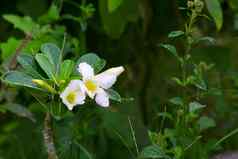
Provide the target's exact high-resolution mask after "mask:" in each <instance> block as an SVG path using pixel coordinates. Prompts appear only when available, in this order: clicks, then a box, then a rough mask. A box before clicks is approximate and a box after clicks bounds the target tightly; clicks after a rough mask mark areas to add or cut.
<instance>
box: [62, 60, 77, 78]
mask: <svg viewBox="0 0 238 159" xmlns="http://www.w3.org/2000/svg"><path fill="white" fill-rule="evenodd" d="M74 68H75V63H74V61H72V60H65V61H64V62H63V63H62V65H61V68H60V74H59V77H60V79H61V80H67V79H68V78H69V77H70V75H71V73H72V72H73V71H74Z"/></svg>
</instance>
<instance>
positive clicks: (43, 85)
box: [32, 79, 57, 94]
mask: <svg viewBox="0 0 238 159" xmlns="http://www.w3.org/2000/svg"><path fill="white" fill-rule="evenodd" d="M32 82H33V83H35V84H36V85H37V86H39V87H41V88H44V89H46V90H47V91H49V92H51V93H54V94H56V93H57V91H56V90H55V89H54V88H53V87H52V86H50V85H49V84H48V83H47V82H45V81H43V80H39V79H33V80H32Z"/></svg>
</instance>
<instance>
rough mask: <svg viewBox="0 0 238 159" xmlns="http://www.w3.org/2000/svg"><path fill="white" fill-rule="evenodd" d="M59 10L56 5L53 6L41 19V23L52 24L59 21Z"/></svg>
mask: <svg viewBox="0 0 238 159" xmlns="http://www.w3.org/2000/svg"><path fill="white" fill-rule="evenodd" d="M59 18H60V15H59V9H58V7H57V6H56V5H54V4H52V5H51V6H50V8H49V10H48V12H47V13H46V14H44V15H43V16H41V17H40V22H41V23H46V24H47V23H51V22H54V21H57V20H59Z"/></svg>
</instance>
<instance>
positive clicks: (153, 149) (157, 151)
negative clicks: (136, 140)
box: [140, 145, 170, 159]
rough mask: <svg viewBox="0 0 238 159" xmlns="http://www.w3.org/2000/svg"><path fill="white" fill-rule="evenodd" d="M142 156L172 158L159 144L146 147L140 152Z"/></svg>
mask: <svg viewBox="0 0 238 159" xmlns="http://www.w3.org/2000/svg"><path fill="white" fill-rule="evenodd" d="M140 158H164V159H166V158H170V157H168V156H167V155H166V154H165V153H164V152H163V150H161V148H160V147H159V146H158V145H151V146H148V147H145V148H144V149H143V151H142V152H141V154H140Z"/></svg>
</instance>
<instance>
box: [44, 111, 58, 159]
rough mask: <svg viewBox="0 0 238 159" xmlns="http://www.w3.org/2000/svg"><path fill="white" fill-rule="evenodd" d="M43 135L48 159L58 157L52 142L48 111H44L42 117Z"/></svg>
mask: <svg viewBox="0 0 238 159" xmlns="http://www.w3.org/2000/svg"><path fill="white" fill-rule="evenodd" d="M43 137H44V144H45V148H46V151H47V154H48V159H58V156H57V153H56V148H55V144H54V138H53V130H52V127H51V115H50V113H49V112H47V113H46V115H45V119H44V130H43Z"/></svg>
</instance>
